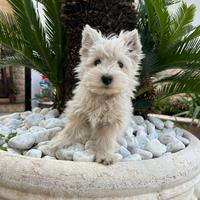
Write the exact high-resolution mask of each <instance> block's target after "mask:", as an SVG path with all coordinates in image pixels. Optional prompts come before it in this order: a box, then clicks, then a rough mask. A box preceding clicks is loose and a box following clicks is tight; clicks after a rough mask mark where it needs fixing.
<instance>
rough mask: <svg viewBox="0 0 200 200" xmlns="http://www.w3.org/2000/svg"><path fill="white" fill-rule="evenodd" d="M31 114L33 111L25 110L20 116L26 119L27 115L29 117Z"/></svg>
mask: <svg viewBox="0 0 200 200" xmlns="http://www.w3.org/2000/svg"><path fill="white" fill-rule="evenodd" d="M31 114H32V112H31V111H25V112H22V113H21V114H20V117H21V118H22V119H25V118H26V117H28V116H29V115H31Z"/></svg>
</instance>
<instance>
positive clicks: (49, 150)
mask: <svg viewBox="0 0 200 200" xmlns="http://www.w3.org/2000/svg"><path fill="white" fill-rule="evenodd" d="M38 150H40V151H42V153H43V154H44V155H48V156H53V157H54V156H55V154H56V151H57V150H58V149H57V146H56V145H54V144H52V143H51V142H48V143H46V144H44V145H41V146H39V147H38Z"/></svg>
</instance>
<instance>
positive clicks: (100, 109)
mask: <svg viewBox="0 0 200 200" xmlns="http://www.w3.org/2000/svg"><path fill="white" fill-rule="evenodd" d="M87 105H88V106H87V112H86V113H87V119H88V121H89V122H90V124H91V125H92V126H97V125H107V124H110V123H113V122H114V121H116V120H117V119H119V118H120V108H119V106H118V105H117V103H116V102H115V101H113V100H106V99H102V100H96V101H95V100H94V101H93V102H91V104H87Z"/></svg>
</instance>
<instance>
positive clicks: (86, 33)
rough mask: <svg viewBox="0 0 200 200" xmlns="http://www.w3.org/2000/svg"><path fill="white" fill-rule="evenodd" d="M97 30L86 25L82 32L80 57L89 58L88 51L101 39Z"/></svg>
mask: <svg viewBox="0 0 200 200" xmlns="http://www.w3.org/2000/svg"><path fill="white" fill-rule="evenodd" d="M100 35H101V34H100V33H98V32H97V31H96V30H95V29H93V28H91V27H90V26H89V25H86V26H85V28H84V30H83V32H82V46H81V49H80V55H82V56H87V53H88V50H89V49H90V48H91V47H92V46H93V45H94V43H95V41H97V40H98V39H99V37H100Z"/></svg>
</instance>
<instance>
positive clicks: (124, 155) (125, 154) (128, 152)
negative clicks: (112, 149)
mask: <svg viewBox="0 0 200 200" xmlns="http://www.w3.org/2000/svg"><path fill="white" fill-rule="evenodd" d="M118 153H120V154H121V155H122V156H123V158H125V157H127V156H129V155H130V154H131V153H130V151H129V150H127V149H126V148H125V147H123V146H120V148H119V152H118Z"/></svg>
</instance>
